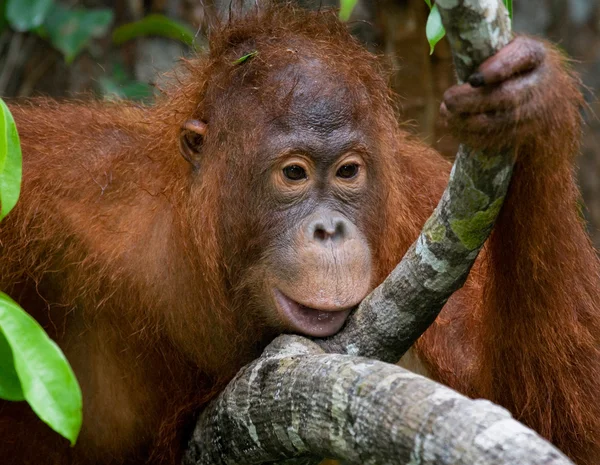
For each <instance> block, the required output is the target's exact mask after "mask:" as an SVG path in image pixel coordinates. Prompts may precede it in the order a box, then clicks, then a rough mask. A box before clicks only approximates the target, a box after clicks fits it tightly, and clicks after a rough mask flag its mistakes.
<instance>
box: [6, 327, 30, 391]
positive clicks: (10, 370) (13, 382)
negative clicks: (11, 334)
mask: <svg viewBox="0 0 600 465" xmlns="http://www.w3.org/2000/svg"><path fill="white" fill-rule="evenodd" d="M0 399H6V400H13V401H17V400H25V396H24V395H23V390H22V389H21V382H20V381H19V375H17V371H16V370H15V361H14V358H13V353H12V350H11V348H10V346H9V345H8V341H7V340H6V338H5V337H4V334H2V331H1V330H0Z"/></svg>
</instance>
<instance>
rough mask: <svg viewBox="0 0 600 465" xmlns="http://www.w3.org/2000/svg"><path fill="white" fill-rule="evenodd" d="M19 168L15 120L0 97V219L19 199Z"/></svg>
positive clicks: (18, 144)
mask: <svg viewBox="0 0 600 465" xmlns="http://www.w3.org/2000/svg"><path fill="white" fill-rule="evenodd" d="M21 170H22V168H21V143H20V142H19V134H18V133H17V127H16V126H15V120H14V119H13V117H12V115H11V114H10V111H9V109H8V107H7V106H6V104H5V103H4V101H3V100H2V99H0V221H2V219H3V218H4V217H5V216H6V215H8V213H9V212H10V211H11V210H12V209H13V207H14V206H15V204H16V203H17V200H18V199H19V193H20V192H21Z"/></svg>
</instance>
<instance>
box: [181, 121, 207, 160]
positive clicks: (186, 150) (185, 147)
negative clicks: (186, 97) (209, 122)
mask: <svg viewBox="0 0 600 465" xmlns="http://www.w3.org/2000/svg"><path fill="white" fill-rule="evenodd" d="M206 129H207V126H206V123H205V122H203V121H200V120H197V119H188V120H187V121H186V122H185V123H183V124H182V125H181V133H180V134H179V151H180V152H181V155H183V158H185V159H186V160H187V161H188V162H190V164H191V165H192V166H193V167H194V168H196V169H198V168H199V167H200V152H201V149H202V142H203V141H204V135H205V134H206Z"/></svg>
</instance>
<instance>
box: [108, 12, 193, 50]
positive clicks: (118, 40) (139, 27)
mask: <svg viewBox="0 0 600 465" xmlns="http://www.w3.org/2000/svg"><path fill="white" fill-rule="evenodd" d="M145 36H161V37H168V38H169V39H176V40H180V41H181V42H184V43H186V44H188V45H193V44H194V31H192V30H191V29H190V28H189V27H188V26H186V25H185V24H181V23H179V22H177V21H174V20H172V19H170V18H167V17H166V16H164V15H148V16H146V17H145V18H142V19H140V20H139V21H136V22H134V23H129V24H124V25H123V26H120V27H118V28H117V29H115V31H114V32H113V36H112V38H113V42H114V43H115V44H122V43H123V42H127V41H128V40H131V39H137V38H138V37H145Z"/></svg>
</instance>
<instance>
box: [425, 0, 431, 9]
mask: <svg viewBox="0 0 600 465" xmlns="http://www.w3.org/2000/svg"><path fill="white" fill-rule="evenodd" d="M425 3H427V6H428V7H429V9H430V10H431V0H425Z"/></svg>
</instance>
